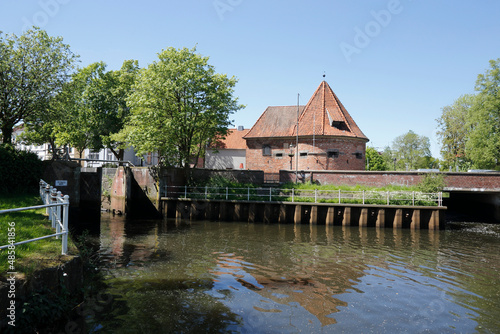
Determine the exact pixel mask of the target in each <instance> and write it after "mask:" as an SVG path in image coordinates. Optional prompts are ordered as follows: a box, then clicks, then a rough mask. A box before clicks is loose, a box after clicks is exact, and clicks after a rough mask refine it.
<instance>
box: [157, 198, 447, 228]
mask: <svg viewBox="0 0 500 334" xmlns="http://www.w3.org/2000/svg"><path fill="white" fill-rule="evenodd" d="M161 210H162V213H163V217H164V218H175V219H182V220H188V221H191V220H209V221H225V222H248V223H264V224H316V225H338V226H366V227H378V228H395V229H399V228H409V229H429V230H439V229H444V225H445V224H444V223H445V219H444V213H445V211H446V207H443V206H400V205H362V204H333V203H290V202H254V201H227V200H203V199H190V198H162V199H161Z"/></svg>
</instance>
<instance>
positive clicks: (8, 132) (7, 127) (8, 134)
mask: <svg viewBox="0 0 500 334" xmlns="http://www.w3.org/2000/svg"><path fill="white" fill-rule="evenodd" d="M12 128H13V126H12V125H11V124H3V125H2V143H4V144H12V133H13V130H12Z"/></svg>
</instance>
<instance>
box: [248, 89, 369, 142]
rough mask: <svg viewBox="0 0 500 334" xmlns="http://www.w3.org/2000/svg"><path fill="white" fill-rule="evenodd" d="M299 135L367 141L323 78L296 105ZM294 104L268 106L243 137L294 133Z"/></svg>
mask: <svg viewBox="0 0 500 334" xmlns="http://www.w3.org/2000/svg"><path fill="white" fill-rule="evenodd" d="M299 114H300V116H299V136H312V135H313V134H314V135H320V136H341V137H355V138H360V139H364V140H366V141H368V138H367V137H366V136H365V135H364V134H363V132H362V131H361V130H360V129H359V127H358V126H357V125H356V123H355V122H354V120H353V119H352V117H351V115H349V113H348V112H347V110H346V109H345V107H344V106H343V105H342V103H341V102H340V100H339V99H338V97H337V95H335V93H334V92H333V91H332V89H331V88H330V86H329V85H328V83H326V81H323V82H322V83H321V84H320V85H319V87H318V88H317V89H316V91H315V92H314V94H313V96H312V97H311V99H310V100H309V102H308V103H307V105H306V106H305V107H304V106H301V107H299ZM296 124H297V106H289V107H268V108H267V109H266V111H264V113H263V114H262V115H261V117H260V118H259V119H258V120H257V122H256V123H255V125H254V126H253V127H252V128H251V129H250V131H249V132H248V134H247V135H246V136H245V138H259V137H269V138H272V137H292V136H296V135H297V132H296V131H297V129H296V127H297V126H296Z"/></svg>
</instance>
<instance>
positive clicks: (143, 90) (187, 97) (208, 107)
mask: <svg viewBox="0 0 500 334" xmlns="http://www.w3.org/2000/svg"><path fill="white" fill-rule="evenodd" d="M195 51H196V49H192V50H189V49H187V48H183V49H175V48H168V49H166V50H164V51H163V52H161V53H160V54H159V55H158V61H156V62H154V63H152V64H151V65H149V66H148V68H147V69H144V70H142V71H141V72H140V74H139V77H138V79H137V82H136V83H135V85H134V86H133V92H132V94H131V96H130V98H129V99H128V102H129V106H130V107H131V109H132V112H131V117H130V119H129V122H128V123H127V125H126V126H125V129H124V131H122V132H121V134H120V135H118V136H114V137H113V138H114V139H115V140H120V141H122V142H128V143H129V144H131V145H132V146H133V147H134V148H135V149H136V151H137V152H138V154H145V153H147V152H158V153H159V157H160V162H161V164H164V165H170V166H179V167H184V168H185V169H186V172H187V170H188V169H189V167H190V162H191V161H193V159H194V161H197V158H198V157H200V156H202V155H203V153H204V150H205V147H206V145H207V144H208V143H209V142H210V140H212V139H214V138H217V137H219V136H224V135H226V133H227V127H228V126H229V125H230V124H231V121H230V120H229V116H230V115H231V114H232V113H234V112H235V111H237V110H239V109H241V108H243V106H242V105H240V104H238V99H237V98H234V97H233V87H234V86H235V84H236V82H237V80H236V79H235V78H234V77H231V78H228V77H227V75H225V74H218V73H216V72H215V69H214V67H213V66H211V65H209V64H208V57H203V56H201V55H198V54H196V53H195Z"/></svg>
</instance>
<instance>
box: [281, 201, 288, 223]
mask: <svg viewBox="0 0 500 334" xmlns="http://www.w3.org/2000/svg"><path fill="white" fill-rule="evenodd" d="M286 209H287V206H286V205H285V204H280V217H279V223H280V224H286V223H287V221H286Z"/></svg>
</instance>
